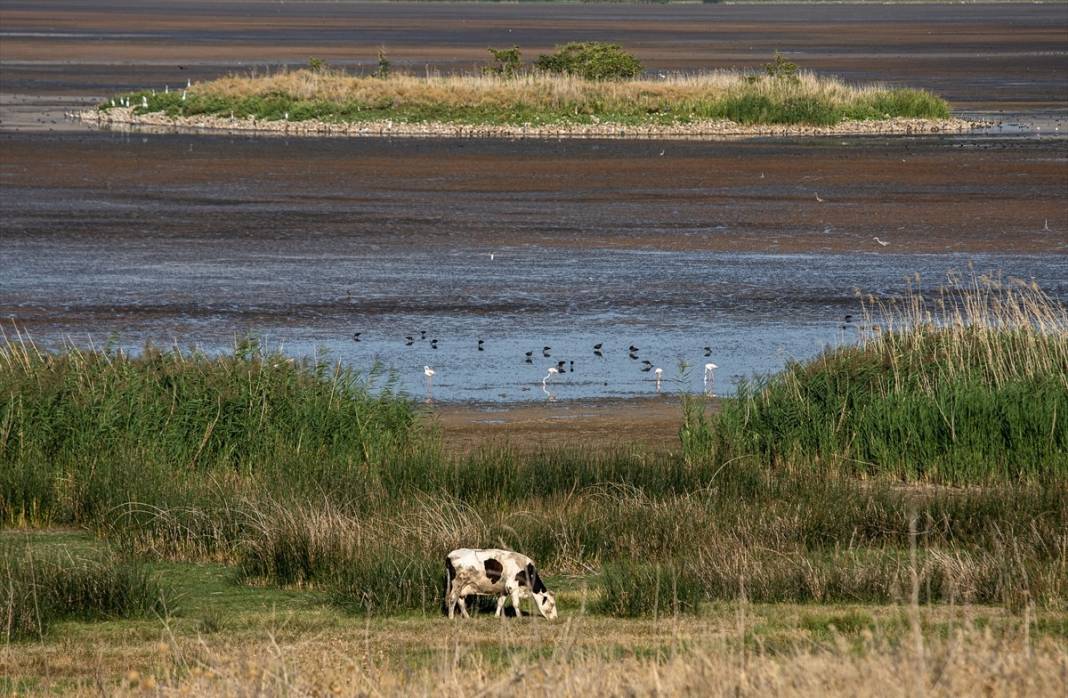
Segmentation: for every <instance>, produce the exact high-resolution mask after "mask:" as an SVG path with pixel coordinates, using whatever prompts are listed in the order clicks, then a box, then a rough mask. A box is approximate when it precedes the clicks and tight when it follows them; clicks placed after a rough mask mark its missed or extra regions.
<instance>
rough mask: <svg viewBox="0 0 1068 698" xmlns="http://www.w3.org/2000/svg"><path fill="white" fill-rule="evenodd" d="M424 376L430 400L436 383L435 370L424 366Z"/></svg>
mask: <svg viewBox="0 0 1068 698" xmlns="http://www.w3.org/2000/svg"><path fill="white" fill-rule="evenodd" d="M423 375H424V376H426V399H427V400H429V399H430V395H431V393H430V391H431V388H432V387H433V385H432V384H433V382H434V369H432V368H430V367H429V366H423Z"/></svg>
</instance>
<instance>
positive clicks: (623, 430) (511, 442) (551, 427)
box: [427, 397, 716, 453]
mask: <svg viewBox="0 0 1068 698" xmlns="http://www.w3.org/2000/svg"><path fill="white" fill-rule="evenodd" d="M710 409H716V403H715V401H713V402H712V403H711V405H710ZM427 420H428V421H429V423H431V424H434V425H437V426H438V427H440V428H441V433H442V437H443V439H444V442H445V447H446V449H447V450H449V451H451V452H453V453H467V452H470V451H472V450H475V449H478V448H483V447H491V446H510V447H513V448H517V449H519V450H521V451H527V452H529V451H537V450H540V449H544V448H583V449H585V448H589V449H591V450H594V451H604V450H612V449H616V448H624V449H625V448H631V447H635V448H637V447H640V448H642V449H651V450H658V451H677V450H678V449H679V428H680V427H681V426H682V403H681V401H680V399H679V398H677V397H660V398H631V399H626V400H599V401H595V402H545V403H537V404H530V405H512V406H508V407H504V408H499V407H495V408H489V407H480V406H469V405H445V406H441V407H435V408H433V409H432V410H430V412H429V413H428V415H427Z"/></svg>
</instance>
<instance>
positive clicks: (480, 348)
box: [478, 339, 486, 351]
mask: <svg viewBox="0 0 1068 698" xmlns="http://www.w3.org/2000/svg"><path fill="white" fill-rule="evenodd" d="M485 343H486V340H484V339H480V340H478V350H479V351H486V350H485V349H484V348H483V347H482V345H483V344H485Z"/></svg>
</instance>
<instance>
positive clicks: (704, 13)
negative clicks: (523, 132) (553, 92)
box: [0, 0, 1068, 117]
mask: <svg viewBox="0 0 1068 698" xmlns="http://www.w3.org/2000/svg"><path fill="white" fill-rule="evenodd" d="M1066 23H1068V10H1066V8H1065V6H1064V4H1063V3H1049V4H1041V5H1031V4H1009V3H997V4H989V5H984V4H966V5H958V4H948V3H946V4H936V5H912V4H908V5H880V4H865V5H842V4H827V5H789V4H779V3H773V4H755V5H715V4H707V5H703V4H693V5H631V4H628V5H581V4H579V5H569V4H556V3H545V4H541V3H520V4H499V5H498V4H492V3H478V4H454V3H436V2H435V3H393V2H389V3H370V4H363V3H348V2H331V3H322V2H294V3H278V2H262V1H258V0H250V1H241V2H226V1H222V2H206V1H204V0H194V1H191V2H182V3H173V2H166V1H165V0H105V1H103V2H94V3H81V2H74V1H73V0H64V1H59V2H49V3H47V4H41V3H36V2H30V1H27V0H22V1H16V0H4V1H3V2H0V38H2V39H3V41H2V43H0V64H2V66H3V70H2V72H0V91H2V92H5V93H8V94H21V95H56V94H62V95H84V96H93V97H97V98H101V97H103V96H105V95H108V94H113V93H115V92H117V91H121V90H130V89H135V88H139V87H146V86H148V87H162V86H163V85H165V84H169V85H171V86H172V87H173V86H177V85H181V84H184V83H185V82H186V80H189V79H192V80H204V79H209V78H213V77H216V76H218V75H221V74H225V73H228V72H233V71H241V72H244V71H248V70H264V69H268V68H273V67H276V66H280V65H301V64H305V63H306V62H307V60H308V58H309V56H316V57H320V58H323V59H325V60H327V61H329V62H330V63H332V64H335V65H339V66H347V67H368V68H370V67H372V66H373V65H374V64H375V62H376V55H377V51H378V49H379V47H382V46H385V47H386V50H387V52H388V54H389V56H390V58H391V60H392V61H393V62H394V64H395V65H396V66H397V67H401V68H407V69H412V70H417V71H423V70H426V69H434V70H445V71H454V70H471V69H473V68H476V67H477V66H478V65H482V64H484V63H485V61H486V57H487V53H486V47H487V46H511V45H513V44H518V45H519V46H520V47H522V48H523V50H524V52H525V56H526V57H527V58H528V59H532V58H533V57H535V56H536V55H537V54H538V53H540V52H545V51H547V50H549V49H550V48H551V47H552V46H553V45H556V44H560V43H564V42H567V41H579V40H603V41H612V42H618V43H621V44H622V45H624V46H625V47H627V48H628V49H631V50H633V51H634V52H635V53H636V54H637V55H638V56H639V57H640V58H641V59H642V60H643V61H644V63H645V64H646V66H647V67H648V68H649V69H651V70H653V71H657V70H697V69H710V68H753V67H759V66H760V65H762V64H763V63H765V62H766V61H768V60H769V58H770V57H771V55H772V54H773V53H774V52H775V51H776V50H778V51H782V52H783V53H784V54H786V55H787V57H789V58H790V59H791V60H794V61H796V62H797V63H798V64H799V65H801V66H802V67H803V68H807V69H811V70H815V71H820V72H829V73H834V74H837V75H839V76H841V77H843V78H844V79H846V80H850V81H885V82H887V83H891V84H895V85H902V84H905V85H913V86H917V87H923V88H928V89H931V90H934V91H935V92H938V93H939V94H941V95H942V96H944V97H946V98H947V99H949V100H950V101H951V102H952V103H953V104H954V105H955V106H956V107H957V108H959V109H962V110H965V111H975V112H1021V111H1028V112H1053V113H1057V114H1059V115H1060V116H1062V117H1063V116H1064V115H1065V114H1068V85H1066V84H1065V81H1064V79H1063V76H1064V75H1065V74H1066V72H1068V49H1066V47H1065V43H1064V28H1065V25H1066Z"/></svg>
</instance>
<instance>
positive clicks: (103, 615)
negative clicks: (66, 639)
mask: <svg viewBox="0 0 1068 698" xmlns="http://www.w3.org/2000/svg"><path fill="white" fill-rule="evenodd" d="M163 611H164V607H163V597H162V593H161V590H160V587H159V584H158V583H157V582H156V580H155V579H154V578H153V577H152V576H151V575H150V574H149V572H148V571H147V570H146V569H145V567H144V566H143V565H141V564H138V563H135V562H131V561H127V560H123V559H121V558H119V557H117V556H115V555H114V554H111V553H106V552H104V553H94V554H91V555H89V556H78V557H75V556H73V555H70V554H59V553H44V554H42V553H39V552H38V553H35V552H34V551H33V550H31V548H30V547H29V546H26V545H20V544H17V543H11V542H6V543H2V544H0V634H2V636H3V637H4V639H5V640H7V641H9V642H10V641H12V640H25V639H33V638H38V639H40V638H43V637H44V636H45V634H46V633H47V632H48V629H49V627H50V626H51V625H52V624H53V623H55V622H57V621H61V620H102V619H108V618H131V617H138V616H146V615H152V614H156V613H162V612H163Z"/></svg>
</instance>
